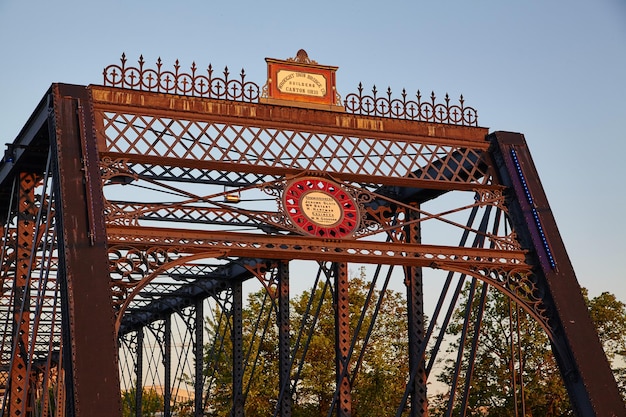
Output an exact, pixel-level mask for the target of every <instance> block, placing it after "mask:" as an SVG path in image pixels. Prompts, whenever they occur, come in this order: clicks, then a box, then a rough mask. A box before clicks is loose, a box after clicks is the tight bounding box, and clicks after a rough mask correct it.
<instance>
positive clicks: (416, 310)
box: [404, 210, 428, 417]
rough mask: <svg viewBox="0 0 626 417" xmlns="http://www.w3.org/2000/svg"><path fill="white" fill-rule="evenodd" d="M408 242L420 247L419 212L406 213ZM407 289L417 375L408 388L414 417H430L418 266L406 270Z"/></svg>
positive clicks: (411, 354) (411, 356) (412, 362)
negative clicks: (423, 353)
mask: <svg viewBox="0 0 626 417" xmlns="http://www.w3.org/2000/svg"><path fill="white" fill-rule="evenodd" d="M407 220H408V221H409V225H408V226H406V229H407V230H405V232H406V235H405V236H406V239H407V241H408V243H421V241H422V236H421V227H420V223H419V222H417V220H419V213H418V212H417V211H416V210H407ZM404 273H405V282H404V283H405V285H406V291H407V296H406V300H407V315H408V337H409V340H408V345H409V346H408V348H409V375H415V378H414V379H413V385H412V386H411V387H409V390H410V392H411V414H410V416H411V417H424V416H427V415H428V400H427V397H426V379H427V378H426V370H425V363H424V362H425V359H424V357H423V355H420V352H422V351H424V349H423V346H422V344H423V343H425V342H424V291H423V281H422V268H420V267H417V266H411V267H407V268H405V270H404Z"/></svg>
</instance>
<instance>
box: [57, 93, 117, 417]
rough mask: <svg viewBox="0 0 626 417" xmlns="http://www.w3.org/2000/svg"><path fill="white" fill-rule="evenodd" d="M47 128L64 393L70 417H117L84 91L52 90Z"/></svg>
mask: <svg viewBox="0 0 626 417" xmlns="http://www.w3.org/2000/svg"><path fill="white" fill-rule="evenodd" d="M52 94H53V105H54V112H53V114H52V117H51V118H50V121H51V123H50V124H49V129H50V137H51V138H52V139H51V148H52V151H53V160H54V162H55V167H54V175H53V180H54V196H55V216H56V221H55V224H56V225H57V228H58V233H57V236H58V252H59V278H58V279H59V283H60V286H61V289H62V294H63V303H64V305H63V336H64V339H63V344H64V352H65V353H66V354H67V355H66V358H67V360H66V361H64V364H65V366H66V376H67V379H66V381H67V384H66V387H65V389H66V391H67V393H68V394H69V395H68V396H67V397H68V398H67V406H68V409H67V410H66V413H67V414H68V415H69V416H73V417H116V416H117V417H120V416H121V415H122V403H121V395H120V383H119V369H118V357H117V355H118V350H117V341H116V338H115V337H116V336H115V335H116V333H115V320H114V313H113V299H112V296H111V287H110V276H109V259H108V253H107V247H106V244H107V237H106V229H105V224H104V196H103V193H102V183H101V177H100V169H99V165H98V162H99V158H98V151H97V148H96V138H95V127H94V125H93V120H94V117H93V109H92V108H91V105H90V103H91V100H90V96H89V93H88V90H87V88H86V87H82V86H71V85H65V84H55V85H54V86H53V87H52Z"/></svg>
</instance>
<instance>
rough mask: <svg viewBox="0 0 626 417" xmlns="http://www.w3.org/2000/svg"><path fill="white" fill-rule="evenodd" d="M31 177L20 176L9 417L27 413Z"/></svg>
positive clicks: (32, 208)
mask: <svg viewBox="0 0 626 417" xmlns="http://www.w3.org/2000/svg"><path fill="white" fill-rule="evenodd" d="M36 181H37V180H36V177H35V175H33V174H27V173H20V183H19V191H18V193H19V196H18V205H19V206H18V214H17V248H16V271H15V285H14V290H15V293H14V296H13V355H12V360H11V377H10V384H11V391H10V393H11V396H10V401H11V402H10V405H9V410H10V415H11V416H24V415H26V413H27V411H28V398H29V392H28V391H29V387H30V384H29V380H30V375H27V369H28V360H29V359H28V345H29V343H28V339H29V333H30V330H29V329H30V314H31V313H30V278H31V277H30V273H31V267H32V264H33V256H34V255H35V254H34V253H33V244H34V231H35V214H36V208H35V201H34V199H35V185H36Z"/></svg>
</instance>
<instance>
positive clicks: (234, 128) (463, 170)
mask: <svg viewBox="0 0 626 417" xmlns="http://www.w3.org/2000/svg"><path fill="white" fill-rule="evenodd" d="M98 115H99V116H100V117H102V121H103V123H104V127H103V134H104V135H105V137H104V138H103V139H104V140H105V142H106V146H105V148H104V149H103V150H102V151H103V152H110V153H113V154H115V155H116V157H117V156H118V155H124V158H128V160H132V159H135V158H133V155H141V158H142V159H144V160H145V158H148V157H156V158H174V159H177V160H180V161H185V162H186V163H187V164H189V166H193V165H192V161H194V165H195V167H198V166H201V167H203V168H205V169H217V168H218V167H223V168H224V170H228V167H230V169H231V170H236V171H246V170H249V169H250V167H252V166H254V169H255V172H257V173H258V172H261V170H265V171H266V172H267V173H270V172H271V170H274V171H275V170H278V169H280V170H283V171H284V172H289V173H291V172H293V173H294V174H296V173H298V174H299V173H301V172H302V171H310V172H314V171H317V172H325V173H334V174H335V175H341V176H343V177H346V176H347V175H360V176H363V177H364V178H363V179H365V177H367V178H368V179H371V178H372V177H373V176H375V177H380V178H387V179H388V180H391V179H392V178H396V179H400V178H403V179H410V180H422V181H429V182H434V181H439V182H444V183H454V184H458V185H459V186H461V187H467V186H468V185H470V184H472V183H474V184H475V185H474V186H473V187H471V188H477V187H478V186H479V185H482V186H489V185H491V184H492V177H491V175H490V174H491V173H490V172H488V168H487V166H486V165H483V164H481V163H480V162H481V161H482V159H483V154H484V152H485V150H486V147H487V144H486V143H484V142H483V143H480V142H477V143H474V144H473V147H471V146H469V145H470V144H469V143H459V144H458V145H455V144H454V143H441V142H440V141H436V140H431V141H430V143H429V142H427V141H416V140H415V138H412V137H408V136H407V137H402V138H393V139H392V138H385V139H383V138H377V137H375V136H373V135H372V136H369V135H364V134H361V135H356V134H351V135H345V134H339V133H337V134H332V133H327V132H324V133H322V132H318V131H307V130H304V126H303V127H302V129H297V128H294V129H290V130H284V129H275V128H270V127H258V126H255V125H252V124H244V123H241V124H239V123H236V124H235V123H224V122H208V121H206V118H205V120H191V119H189V120H183V119H177V120H176V126H175V127H173V126H172V125H171V123H172V119H169V118H162V117H157V116H147V115H141V114H130V113H128V112H123V113H122V112H109V111H106V112H98ZM153 144H154V145H153ZM105 156H106V155H105ZM390 157H393V158H394V162H393V163H390V162H389V159H388V158H390ZM163 162H165V161H163ZM198 164H199V165H198ZM111 176H113V173H111V174H107V177H111ZM468 179H473V180H470V182H469V183H468Z"/></svg>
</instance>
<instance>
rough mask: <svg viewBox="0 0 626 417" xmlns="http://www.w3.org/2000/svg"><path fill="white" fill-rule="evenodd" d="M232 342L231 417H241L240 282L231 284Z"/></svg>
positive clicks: (241, 330) (241, 344) (241, 328)
mask: <svg viewBox="0 0 626 417" xmlns="http://www.w3.org/2000/svg"><path fill="white" fill-rule="evenodd" d="M232 286H233V287H232V288H233V303H232V320H233V327H232V340H233V412H232V417H243V415H244V410H243V407H244V401H243V323H242V319H243V317H242V313H243V291H242V282H241V281H236V282H233V284H232Z"/></svg>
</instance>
